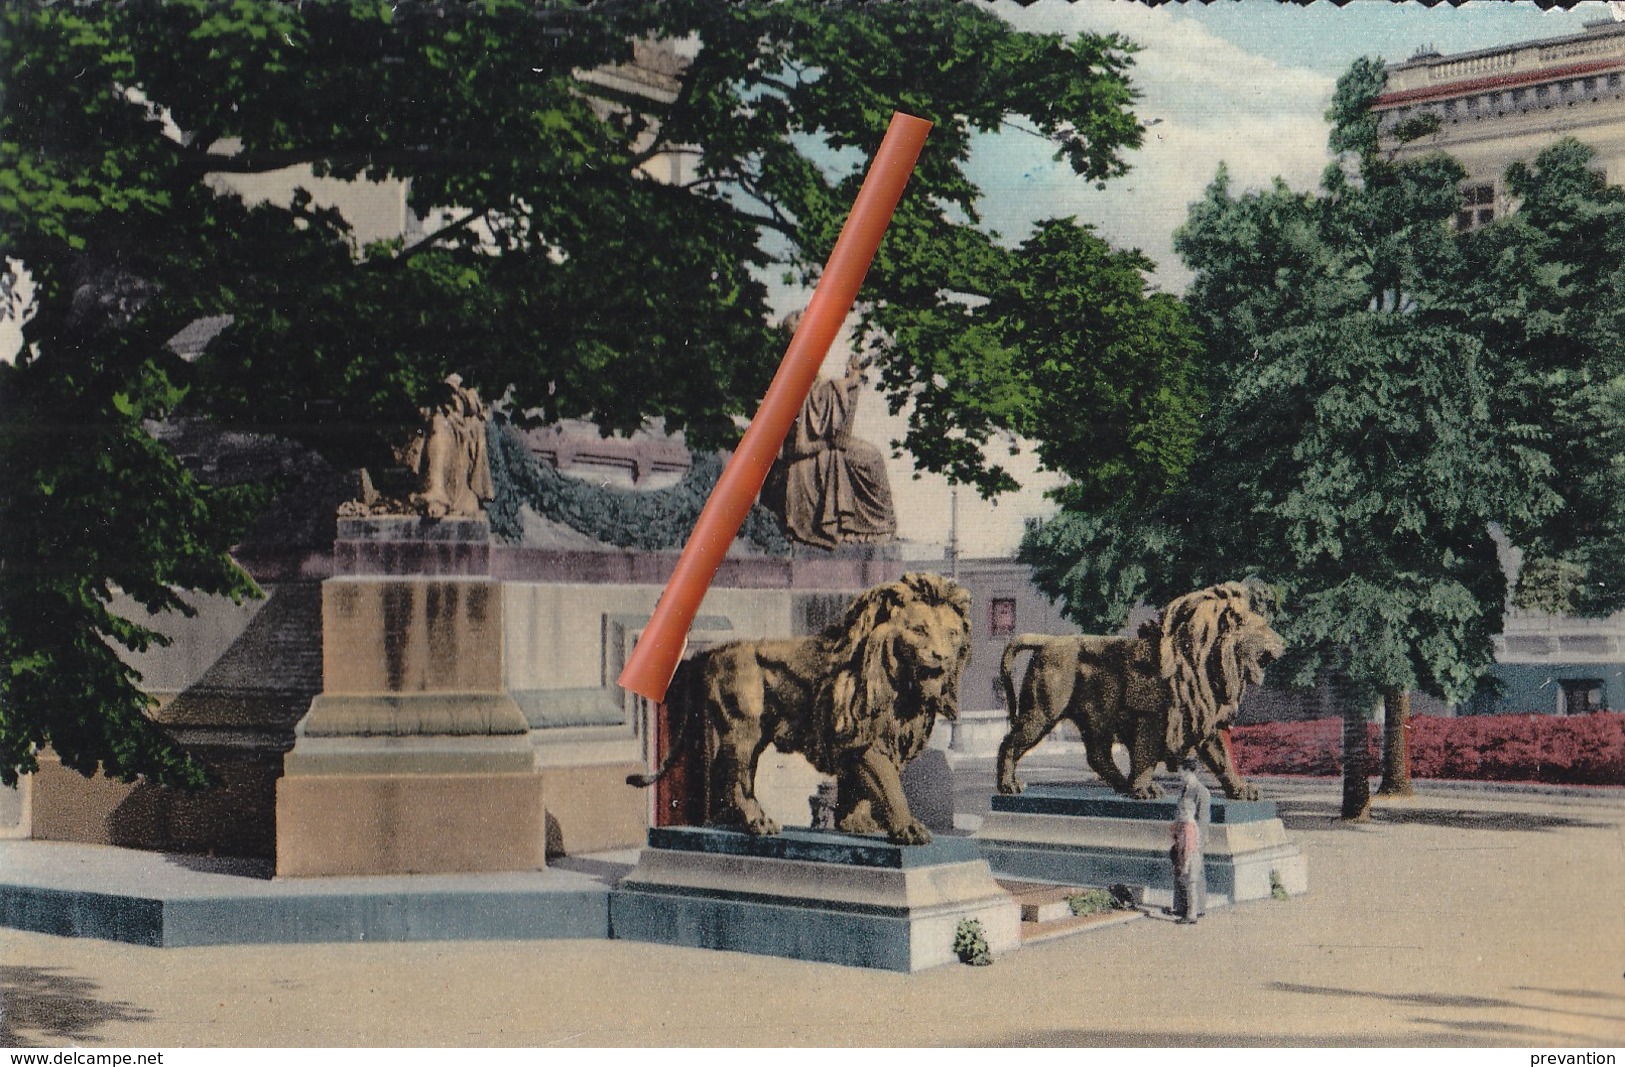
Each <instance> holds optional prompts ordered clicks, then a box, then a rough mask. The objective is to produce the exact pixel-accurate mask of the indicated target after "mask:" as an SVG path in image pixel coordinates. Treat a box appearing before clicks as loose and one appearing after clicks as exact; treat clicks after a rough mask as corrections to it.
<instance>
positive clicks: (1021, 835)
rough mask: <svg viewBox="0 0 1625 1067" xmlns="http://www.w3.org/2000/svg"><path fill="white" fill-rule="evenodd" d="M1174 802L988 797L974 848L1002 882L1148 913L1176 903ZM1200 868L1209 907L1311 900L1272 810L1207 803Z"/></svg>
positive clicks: (1083, 794) (1045, 790)
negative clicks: (1092, 896) (1139, 906)
mask: <svg viewBox="0 0 1625 1067" xmlns="http://www.w3.org/2000/svg"><path fill="white" fill-rule="evenodd" d="M1177 806H1178V801H1177V800H1175V799H1173V798H1163V799H1159V800H1133V799H1131V798H1129V797H1123V796H1119V795H1117V794H1116V793H1114V792H1111V791H1110V790H1108V789H1107V788H1106V787H1104V786H1095V785H1081V784H1061V783H1054V784H1049V785H1035V786H1032V787H1030V788H1029V789H1028V790H1027V791H1026V792H1025V793H1021V794H1019V795H1016V796H995V797H993V798H992V805H991V808H992V810H991V811H989V813H988V815H987V817H986V818H985V819H984V820H983V821H982V825H981V827H979V828H978V829H977V831H976V835H975V840H976V841H977V843H978V844H979V845H980V846H981V848H982V855H983V856H985V857H986V858H987V861H988V864H989V865H990V866H991V867H992V868H993V870H995V871H997V872H998V873H1000V874H1003V875H1006V876H1008V877H1011V878H1024V879H1029V880H1032V881H1047V882H1059V883H1064V884H1067V885H1114V884H1117V883H1122V884H1124V885H1129V886H1138V887H1140V888H1141V889H1142V891H1143V895H1142V899H1143V900H1144V901H1145V902H1146V903H1149V904H1168V903H1171V902H1172V900H1173V867H1172V865H1171V864H1170V863H1169V859H1168V846H1169V836H1168V828H1169V826H1170V824H1171V823H1172V822H1173V818H1174V814H1175V810H1176V808H1177ZM1204 836H1205V837H1206V842H1205V843H1204V845H1203V858H1204V861H1205V868H1206V871H1207V884H1208V903H1209V904H1210V905H1211V906H1218V905H1222V904H1230V903H1234V902H1236V901H1239V900H1258V899H1260V898H1265V897H1269V896H1271V895H1273V893H1274V891H1275V889H1276V887H1277V886H1279V887H1280V888H1281V889H1284V890H1285V891H1286V892H1287V893H1288V894H1291V895H1297V894H1300V893H1304V892H1307V891H1308V888H1309V873H1308V868H1307V866H1306V864H1305V862H1304V857H1303V852H1302V850H1301V849H1299V848H1298V846H1297V845H1295V844H1293V843H1292V841H1291V840H1290V839H1289V838H1288V837H1287V834H1286V828H1285V827H1284V826H1283V825H1282V824H1281V820H1280V818H1278V817H1277V816H1276V814H1275V804H1274V802H1272V801H1263V800H1255V801H1241V800H1229V799H1226V798H1222V797H1215V798H1213V806H1212V818H1211V823H1210V825H1209V826H1208V827H1207V828H1206V831H1205V833H1204Z"/></svg>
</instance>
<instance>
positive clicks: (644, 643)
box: [619, 112, 931, 701]
mask: <svg viewBox="0 0 1625 1067" xmlns="http://www.w3.org/2000/svg"><path fill="white" fill-rule="evenodd" d="M930 130H931V123H929V122H927V121H926V120H924V119H919V118H915V117H913V116H912V115H904V114H902V113H901V112H897V113H894V114H893V115H892V120H891V126H890V127H889V128H888V129H887V130H886V137H885V139H884V140H883V141H881V143H880V150H879V151H878V152H876V153H875V158H874V162H873V163H871V164H870V166H869V173H868V174H867V175H866V176H865V177H864V179H863V188H862V189H860V190H859V191H858V198H857V200H855V201H854V202H853V204H852V213H851V214H850V215H849V216H847V220H846V225H845V226H843V227H842V228H841V236H840V237H839V238H838V239H837V240H836V242H835V249H834V251H832V252H830V254H829V261H828V262H827V263H825V264H824V273H823V275H822V276H821V277H820V278H819V279H818V288H817V289H815V290H814V291H813V296H812V300H811V302H809V303H808V305H807V310H806V312H805V313H804V314H803V315H802V317H801V324H800V325H799V326H798V327H797V328H796V332H795V336H794V337H792V338H791V340H790V347H789V348H788V349H787V350H786V351H785V353H784V359H783V360H782V361H780V363H779V370H778V373H777V374H775V375H774V376H773V382H772V384H771V385H769V386H768V388H767V395H766V396H764V397H763V398H762V405H761V407H760V408H758V409H757V412H756V417H755V418H754V419H752V420H751V423H750V426H749V428H748V429H746V431H745V436H744V438H743V439H742V440H741V441H740V442H739V447H738V449H736V450H735V451H734V454H733V458H732V459H730V460H729V461H728V465H727V467H726V468H724V470H723V472H722V477H721V478H719V479H717V484H716V487H715V488H714V489H712V490H711V496H710V499H708V500H707V501H706V502H705V507H704V508H703V509H702V510H701V511H700V517H699V521H697V522H696V523H695V524H694V531H693V532H692V533H691V534H689V537H688V543H687V544H686V545H684V546H683V554H682V555H681V556H680V557H679V558H678V560H677V567H676V569H675V570H673V571H672V576H671V579H670V580H669V581H668V582H667V583H666V591H665V592H664V593H663V594H662V595H661V597H660V603H659V604H657V605H656V606H655V611H654V615H653V616H652V617H651V618H650V619H649V625H648V626H646V627H645V628H644V630H643V636H642V637H640V638H639V639H638V643H637V645H636V647H634V648H633V650H632V655H631V656H630V657H628V659H627V661H626V667H625V669H623V670H622V671H621V676H620V679H619V682H620V685H621V686H622V687H623V688H626V689H629V690H631V691H632V692H634V693H637V694H639V695H640V696H644V697H648V698H649V699H650V700H654V701H661V700H664V699H665V696H666V687H667V686H668V685H670V684H671V676H672V674H673V673H674V672H675V671H676V670H677V661H678V660H679V659H681V658H682V654H683V645H684V643H685V642H686V641H687V638H688V628H689V626H690V624H692V623H693V621H694V613H695V612H697V611H698V610H699V607H700V601H701V600H702V599H704V597H705V591H706V590H707V589H709V588H710V587H711V579H712V578H713V577H715V576H716V573H717V568H718V567H719V566H721V565H722V558H723V556H724V555H726V554H727V551H728V546H729V545H730V544H732V543H733V540H734V538H735V537H737V536H739V527H740V524H742V523H743V522H744V521H745V515H746V514H747V513H748V512H749V511H750V507H751V505H752V504H753V503H755V501H756V496H757V494H758V493H760V492H761V491H762V482H763V481H765V480H766V478H767V472H768V470H769V468H771V467H772V465H773V460H774V457H776V456H777V455H778V453H779V448H780V447H781V446H782V445H783V444H784V437H785V435H786V434H787V433H789V432H790V427H791V425H792V424H794V422H795V420H796V416H797V415H798V414H800V412H801V405H802V404H804V403H806V400H807V393H808V392H809V391H810V390H811V389H812V385H813V382H814V381H815V380H817V378H818V368H819V367H820V366H822V365H823V362H824V356H825V355H826V354H827V353H828V352H829V346H830V344H831V343H832V342H833V341H834V340H835V335H836V334H837V333H838V332H840V329H841V324H842V323H843V322H845V321H846V316H847V313H848V312H849V311H851V309H852V303H853V301H854V300H856V299H857V296H858V289H859V287H861V286H862V285H863V278H864V275H866V274H867V273H868V272H869V264H870V262H871V261H873V259H874V257H875V252H876V250H878V249H879V247H880V238H881V237H882V236H883V235H884V234H885V232H886V227H887V226H888V225H890V224H891V217H892V213H893V212H895V211H896V210H897V202H898V200H900V199H901V198H902V196H903V188H904V187H905V186H906V185H908V179H909V177H910V176H911V175H912V174H913V173H914V164H915V161H916V160H918V159H919V156H920V149H921V148H923V147H924V145H925V137H926V134H927V133H929V132H930Z"/></svg>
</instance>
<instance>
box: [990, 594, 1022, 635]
mask: <svg viewBox="0 0 1625 1067" xmlns="http://www.w3.org/2000/svg"><path fill="white" fill-rule="evenodd" d="M987 629H988V632H989V633H991V634H992V635H993V636H994V637H1004V636H1006V635H1008V634H1013V633H1015V632H1016V601H1015V598H1014V597H994V598H993V599H992V600H990V601H988V605H987Z"/></svg>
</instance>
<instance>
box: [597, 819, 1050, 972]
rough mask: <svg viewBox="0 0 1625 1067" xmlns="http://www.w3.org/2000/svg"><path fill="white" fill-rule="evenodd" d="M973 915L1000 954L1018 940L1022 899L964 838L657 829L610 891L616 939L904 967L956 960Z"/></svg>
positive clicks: (852, 964) (1015, 945)
mask: <svg viewBox="0 0 1625 1067" xmlns="http://www.w3.org/2000/svg"><path fill="white" fill-rule="evenodd" d="M966 919H975V920H977V921H978V922H980V923H981V924H982V928H983V933H984V936H985V937H986V939H987V942H988V945H989V947H990V948H991V950H992V951H993V953H994V954H995V955H999V954H1001V953H1004V952H1007V951H1011V950H1013V949H1016V948H1019V947H1020V944H1021V933H1020V927H1021V909H1020V907H1019V906H1018V905H1017V904H1016V902H1015V899H1014V898H1013V897H1011V896H1010V894H1009V893H1007V892H1005V890H1004V889H1003V887H1001V886H1000V885H999V883H998V882H997V881H995V880H994V878H993V873H992V871H991V870H989V868H988V865H987V862H986V861H985V860H983V859H982V858H981V856H980V852H979V850H978V848H977V846H976V843H975V842H973V841H971V840H970V839H968V838H956V837H945V838H938V839H937V840H935V841H933V842H932V843H931V844H929V845H894V844H892V843H890V842H888V841H886V840H884V839H883V838H880V837H878V836H876V837H871V836H868V835H856V834H843V833H838V832H836V831H828V830H803V829H793V830H786V831H785V832H783V833H782V834H775V835H771V836H767V837H753V836H752V835H750V834H748V833H746V832H745V831H743V830H735V829H727V828H721V827H686V826H685V827H663V828H657V829H654V830H651V831H650V832H649V847H648V848H646V849H644V850H643V853H642V855H641V856H640V857H639V858H638V865H637V867H636V868H634V869H633V870H632V871H631V872H630V873H628V874H627V875H626V877H624V878H622V879H621V882H620V884H619V886H617V887H616V890H615V892H614V893H613V894H611V896H610V928H611V930H612V931H613V936H614V937H616V938H617V939H622V940H628V941H650V942H655V943H657V944H665V945H686V946H689V947H693V948H711V949H722V950H725V951H730V952H750V953H755V954H757V955H764V956H785V957H789V958H791V959H799V960H814V961H818V962H821V963H839V964H842V965H845V966H849V967H874V968H879V969H883V970H892V971H905V972H906V971H919V970H923V969H925V968H927V967H936V966H941V965H943V964H947V963H952V962H953V961H954V959H955V955H954V950H953V946H954V939H955V935H956V934H957V932H958V928H959V924H960V923H961V922H963V921H965V920H966Z"/></svg>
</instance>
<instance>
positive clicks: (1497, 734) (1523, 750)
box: [1230, 712, 1625, 785]
mask: <svg viewBox="0 0 1625 1067" xmlns="http://www.w3.org/2000/svg"><path fill="white" fill-rule="evenodd" d="M1410 726H1411V730H1410V733H1411V776H1412V777H1414V778H1458V779H1475V780H1478V781H1490V782H1550V783H1554V784H1563V785H1625V714H1619V713H1611V712H1599V713H1596V714H1592V715H1463V716H1460V717H1453V718H1450V717H1443V716H1437V715H1416V716H1413V717H1412V718H1411V721H1410ZM1366 730H1367V734H1366V736H1367V748H1366V761H1367V762H1366V766H1367V767H1368V768H1369V769H1370V770H1371V773H1372V774H1373V775H1375V774H1377V773H1379V772H1380V770H1381V767H1382V727H1381V726H1379V725H1378V724H1376V723H1369V724H1367V727H1366ZM1230 741H1231V748H1232V750H1233V752H1234V757H1235V761H1236V765H1237V768H1238V769H1239V770H1240V771H1241V773H1243V774H1302V775H1314V776H1319V777H1336V776H1338V775H1341V774H1342V773H1343V721H1342V720H1341V719H1314V720H1311V721H1309V722H1271V723H1259V724H1257V725H1254V726H1237V727H1236V728H1235V729H1233V730H1232V731H1231V736H1230Z"/></svg>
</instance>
